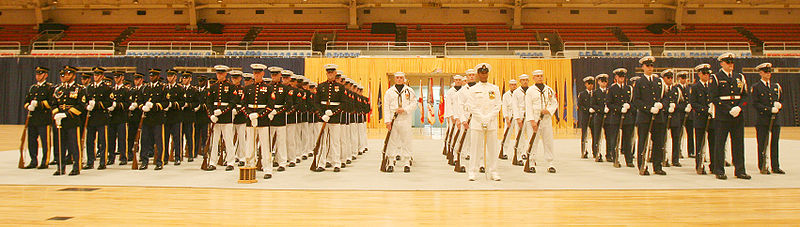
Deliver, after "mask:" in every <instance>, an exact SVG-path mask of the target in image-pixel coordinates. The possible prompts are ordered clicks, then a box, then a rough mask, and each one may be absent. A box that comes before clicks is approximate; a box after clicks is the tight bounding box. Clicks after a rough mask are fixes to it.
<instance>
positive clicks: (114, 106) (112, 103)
mask: <svg viewBox="0 0 800 227" xmlns="http://www.w3.org/2000/svg"><path fill="white" fill-rule="evenodd" d="M116 108H117V102H111V106H109V107H108V111H114V109H116Z"/></svg>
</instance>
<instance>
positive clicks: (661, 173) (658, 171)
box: [653, 170, 667, 176]
mask: <svg viewBox="0 0 800 227" xmlns="http://www.w3.org/2000/svg"><path fill="white" fill-rule="evenodd" d="M653 173H654V174H656V175H662V176H663V175H667V172H664V170H656V171H653Z"/></svg>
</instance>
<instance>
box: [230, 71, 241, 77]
mask: <svg viewBox="0 0 800 227" xmlns="http://www.w3.org/2000/svg"><path fill="white" fill-rule="evenodd" d="M242 73H243V72H242V71H239V70H231V71H230V72H228V74H231V76H241V75H242Z"/></svg>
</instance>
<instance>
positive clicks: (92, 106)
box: [86, 100, 96, 111]
mask: <svg viewBox="0 0 800 227" xmlns="http://www.w3.org/2000/svg"><path fill="white" fill-rule="evenodd" d="M95 104H96V102H95V101H94V100H89V105H87V106H86V110H88V111H92V110H94V105H95Z"/></svg>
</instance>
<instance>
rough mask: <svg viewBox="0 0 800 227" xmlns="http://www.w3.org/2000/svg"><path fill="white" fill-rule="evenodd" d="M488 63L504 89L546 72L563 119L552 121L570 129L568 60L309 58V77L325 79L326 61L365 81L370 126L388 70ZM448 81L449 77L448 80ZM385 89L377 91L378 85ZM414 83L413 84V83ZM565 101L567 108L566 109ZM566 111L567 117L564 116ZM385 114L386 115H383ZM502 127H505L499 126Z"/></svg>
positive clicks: (449, 69)
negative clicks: (526, 76)
mask: <svg viewBox="0 0 800 227" xmlns="http://www.w3.org/2000/svg"><path fill="white" fill-rule="evenodd" d="M482 62H485V63H489V64H490V65H492V71H491V72H489V82H491V83H493V84H495V85H497V86H498V87H500V89H501V92H502V89H503V85H504V84H505V86H506V89H508V84H507V83H508V81H509V80H511V79H517V77H518V76H519V75H521V74H523V73H524V74H529V75H530V73H531V72H533V71H534V70H537V69H541V70H543V71H544V76H545V84H547V85H548V86H550V87H552V88H553V89H555V90H556V93H557V95H558V102H559V107H558V115H559V118H560V119H561V120H560V121H558V122H557V123H556V122H553V125H554V126H555V127H557V128H571V127H573V123H574V122H575V119H574V117H573V114H574V113H573V111H574V110H573V109H574V106H575V103H574V97H573V95H572V94H573V87H572V64H571V61H570V60H569V59H499V58H306V64H305V73H306V75H305V76H306V77H308V78H310V79H312V80H314V81H324V80H325V70H324V69H323V66H324V65H325V64H336V65H338V66H339V70H342V72H344V74H345V75H347V76H348V77H350V78H352V79H353V80H355V81H357V82H358V83H359V84H362V85H363V86H364V87H365V88H366V90H367V91H369V94H368V95H369V97H370V102H371V104H372V110H373V112H372V116H371V119H370V122H369V123H368V127H370V128H375V127H383V123H382V121H379V120H378V113H377V110H378V106H377V105H378V93H381V96H382V95H383V92H385V90H386V89H388V85H390V84H391V82H390V81H388V77H387V76H386V73H393V72H397V71H402V72H406V73H430V72H433V71H435V70H437V69H441V70H442V72H445V73H458V74H462V75H463V73H464V72H465V71H466V70H467V69H470V68H473V67H475V65H477V64H479V63H482ZM447 81H448V83H449V81H450V80H447ZM379 85H380V88H381V89H382V91H378V87H379ZM412 85H414V84H412ZM565 103H566V107H567V108H566V109H565V108H564V106H565ZM564 111H566V112H567V114H566V115H567V118H566V119H564V118H563V116H564ZM384 117H385V116H384ZM500 127H503V126H500Z"/></svg>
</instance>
